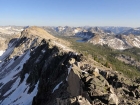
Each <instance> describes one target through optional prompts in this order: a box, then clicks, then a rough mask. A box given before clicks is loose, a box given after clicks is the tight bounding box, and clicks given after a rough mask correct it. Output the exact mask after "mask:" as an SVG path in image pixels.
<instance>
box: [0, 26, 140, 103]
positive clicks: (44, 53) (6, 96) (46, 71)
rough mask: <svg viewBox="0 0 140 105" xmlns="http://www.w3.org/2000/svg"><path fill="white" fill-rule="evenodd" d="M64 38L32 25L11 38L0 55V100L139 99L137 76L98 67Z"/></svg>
mask: <svg viewBox="0 0 140 105" xmlns="http://www.w3.org/2000/svg"><path fill="white" fill-rule="evenodd" d="M60 41H61V42H60ZM64 43H65V45H67V44H68V43H67V42H66V41H64V40H60V39H57V38H55V37H54V36H51V35H50V34H48V33H47V32H46V31H44V30H43V29H41V28H38V27H29V28H28V29H25V30H24V31H23V32H22V33H21V37H20V38H16V39H13V40H11V41H10V42H9V45H8V48H7V50H6V51H5V52H4V54H3V55H2V56H0V61H1V63H0V104H1V105H8V104H10V105H31V104H32V105H79V104H80V105H108V104H116V105H118V104H119V105H122V104H123V105H127V104H133V105H137V104H140V100H139V99H140V86H139V81H134V80H131V79H128V78H126V77H124V76H123V74H120V73H118V72H115V71H111V70H107V69H106V70H105V69H103V68H102V67H100V69H98V68H97V67H96V66H95V65H94V63H93V62H92V60H91V61H89V60H88V59H86V58H85V57H84V56H83V55H82V54H78V53H76V52H74V51H73V50H72V49H70V48H69V47H67V46H65V45H64Z"/></svg>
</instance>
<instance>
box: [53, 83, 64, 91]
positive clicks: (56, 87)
mask: <svg viewBox="0 0 140 105" xmlns="http://www.w3.org/2000/svg"><path fill="white" fill-rule="evenodd" d="M62 83H63V82H62V81H61V82H60V83H59V84H57V85H56V86H55V88H54V89H53V91H52V93H54V91H55V90H56V89H58V88H59V86H60V85H61V84H62Z"/></svg>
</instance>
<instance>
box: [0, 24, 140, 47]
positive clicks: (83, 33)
mask: <svg viewBox="0 0 140 105" xmlns="http://www.w3.org/2000/svg"><path fill="white" fill-rule="evenodd" d="M25 28H28V26H26V27H18V26H5V27H0V38H5V37H7V35H10V36H9V37H11V35H17V34H20V32H21V31H22V30H23V29H25ZM42 28H43V29H45V30H46V31H47V32H49V33H50V34H52V35H54V36H57V35H61V36H75V37H80V38H82V41H86V42H89V43H93V44H100V45H108V46H109V47H111V48H113V49H119V50H124V49H128V48H132V47H138V48H140V28H131V27H69V26H64V27H62V26H58V27H48V26H43V27H42ZM0 40H3V39H0Z"/></svg>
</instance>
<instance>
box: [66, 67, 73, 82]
mask: <svg viewBox="0 0 140 105" xmlns="http://www.w3.org/2000/svg"><path fill="white" fill-rule="evenodd" d="M71 68H72V65H71V66H70V67H69V68H68V76H69V74H70V71H71ZM68 76H67V78H66V81H68Z"/></svg>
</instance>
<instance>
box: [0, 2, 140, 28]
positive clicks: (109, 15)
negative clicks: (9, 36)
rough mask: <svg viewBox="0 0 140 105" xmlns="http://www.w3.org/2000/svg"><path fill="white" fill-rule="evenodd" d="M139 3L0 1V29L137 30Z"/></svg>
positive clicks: (139, 24) (138, 24)
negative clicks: (6, 27)
mask: <svg viewBox="0 0 140 105" xmlns="http://www.w3.org/2000/svg"><path fill="white" fill-rule="evenodd" d="M139 5H140V0H0V25H1V26H3V25H18V26H19V25H20V26H26V25H38V26H66V25H68V26H131V27H140V6H139Z"/></svg>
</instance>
